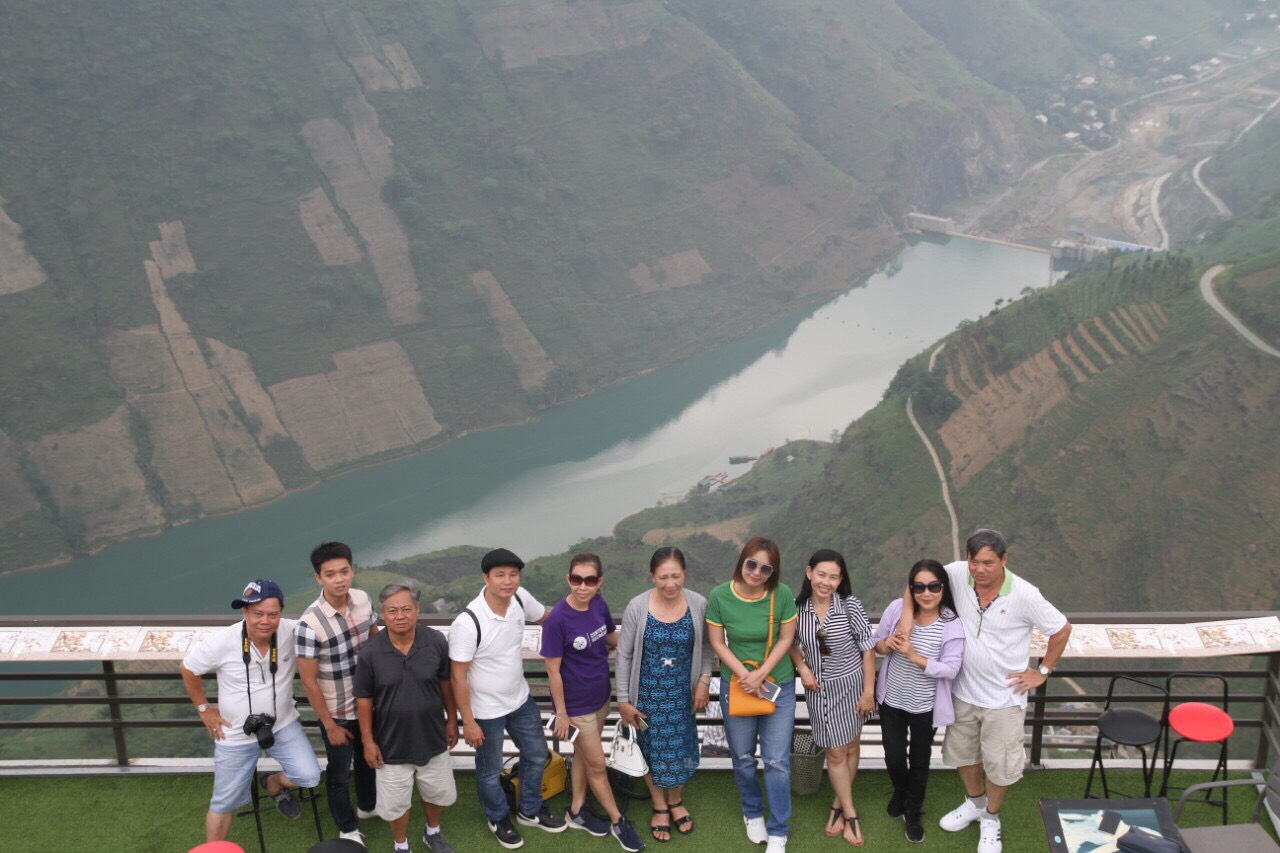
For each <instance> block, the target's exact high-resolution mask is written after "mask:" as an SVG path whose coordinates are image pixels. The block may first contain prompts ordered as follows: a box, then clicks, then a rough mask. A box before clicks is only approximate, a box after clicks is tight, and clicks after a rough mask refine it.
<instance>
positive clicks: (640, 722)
mask: <svg viewBox="0 0 1280 853" xmlns="http://www.w3.org/2000/svg"><path fill="white" fill-rule="evenodd" d="M648 730H649V721H648V720H646V719H645V718H644V717H636V731H638V732H645V731H648Z"/></svg>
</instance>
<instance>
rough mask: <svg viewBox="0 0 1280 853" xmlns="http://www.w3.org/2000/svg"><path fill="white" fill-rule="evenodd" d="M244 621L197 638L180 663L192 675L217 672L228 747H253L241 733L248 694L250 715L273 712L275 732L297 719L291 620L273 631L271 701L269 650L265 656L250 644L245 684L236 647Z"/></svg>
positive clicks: (252, 741) (250, 737) (293, 623)
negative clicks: (275, 657) (273, 695)
mask: <svg viewBox="0 0 1280 853" xmlns="http://www.w3.org/2000/svg"><path fill="white" fill-rule="evenodd" d="M243 625H244V621H243V620H242V621H240V622H237V623H235V624H234V625H228V626H227V627H225V628H223V629H221V630H219V631H217V632H215V633H213V634H210V635H209V636H207V637H205V638H204V639H203V640H201V641H200V642H199V643H198V644H197V645H196V647H195V648H194V649H192V650H191V651H189V652H187V656H186V657H185V658H183V659H182V665H183V666H185V667H186V668H187V669H189V670H191V671H192V672H194V673H195V674H196V675H207V674H209V673H211V672H216V673H217V674H218V701H217V707H218V713H219V714H221V715H222V718H223V719H224V720H226V721H227V722H228V723H230V724H231V728H230V729H223V730H222V731H223V734H224V735H225V736H226V739H225V740H223V741H221V743H225V744H226V745H227V746H245V745H249V744H255V743H257V738H256V737H254V736H253V735H247V734H245V733H244V730H243V728H242V727H243V726H244V721H245V719H246V718H247V717H248V716H249V691H250V690H252V691H253V713H255V714H274V715H275V718H276V724H275V730H276V731H277V732H278V731H280V729H281V728H283V727H284V726H286V725H288V724H289V723H292V722H293V721H295V720H297V719H298V708H297V706H296V705H294V703H293V677H294V676H295V675H296V674H297V672H298V660H297V655H296V654H295V652H294V647H293V635H294V632H295V631H296V630H297V627H298V623H297V620H295V619H281V620H280V627H279V628H277V629H276V651H277V653H278V660H277V662H276V678H275V683H276V698H275V703H274V710H273V703H272V701H271V651H270V649H268V650H267V653H266V654H265V655H264V654H262V653H261V652H259V651H258V647H257V646H256V645H254V644H253V643H250V644H249V668H248V680H247V681H246V680H245V663H244V653H243V650H242V646H241V643H240V640H241V636H242V635H241V628H242V626H243Z"/></svg>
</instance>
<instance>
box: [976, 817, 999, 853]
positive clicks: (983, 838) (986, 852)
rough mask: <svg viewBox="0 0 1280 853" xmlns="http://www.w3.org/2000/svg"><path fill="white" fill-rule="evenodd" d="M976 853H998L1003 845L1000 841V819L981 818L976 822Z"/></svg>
mask: <svg viewBox="0 0 1280 853" xmlns="http://www.w3.org/2000/svg"><path fill="white" fill-rule="evenodd" d="M978 827H979V829H978V832H979V833H980V835H979V836H978V853H1000V851H1001V850H1003V849H1004V844H1003V843H1002V842H1001V841H1000V818H999V817H998V816H992V817H985V816H984V817H982V818H980V819H979V820H978Z"/></svg>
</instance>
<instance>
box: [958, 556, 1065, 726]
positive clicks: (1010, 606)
mask: <svg viewBox="0 0 1280 853" xmlns="http://www.w3.org/2000/svg"><path fill="white" fill-rule="evenodd" d="M946 569H947V577H948V578H949V579H950V581H951V589H952V590H953V592H954V596H955V601H956V614H957V615H958V616H959V617H960V621H961V622H962V623H963V624H964V639H965V643H964V666H962V667H961V668H960V674H959V675H957V676H956V682H955V685H954V687H953V688H952V691H953V693H954V694H955V696H956V698H957V699H963V700H964V701H966V702H968V703H969V704H970V705H977V706H978V707H980V708H1011V707H1014V706H1018V707H1022V708H1025V707H1027V694H1025V693H1014V692H1013V690H1011V689H1010V688H1009V675H1010V674H1011V673H1017V672H1022V671H1023V670H1025V669H1026V668H1027V664H1028V663H1029V661H1030V657H1031V629H1032V628H1039V629H1040V630H1041V631H1042V632H1043V633H1044V635H1045V636H1050V635H1052V634H1056V633H1057V632H1058V631H1060V630H1062V628H1063V626H1065V625H1066V624H1067V617H1066V616H1063V615H1062V611H1060V610H1058V608H1056V607H1054V606H1053V605H1052V604H1050V603H1049V602H1048V601H1046V600H1045V597H1044V596H1043V595H1041V594H1040V590H1039V589H1037V588H1036V587H1035V586H1034V585H1033V584H1029V583H1027V582H1026V581H1024V580H1023V579H1022V578H1021V577H1019V576H1017V575H1015V574H1014V573H1013V572H1011V571H1009V569H1008V567H1006V568H1005V570H1004V583H1003V584H1002V585H1001V587H1000V593H999V595H997V596H996V597H995V599H994V600H993V601H992V602H991V603H990V604H989V605H988V606H987V608H986V609H985V610H983V609H980V608H979V607H978V591H977V590H976V589H974V586H973V579H972V578H971V577H970V575H969V563H968V561H966V560H960V561H958V562H955V563H951V564H949V565H948V566H947V567H946Z"/></svg>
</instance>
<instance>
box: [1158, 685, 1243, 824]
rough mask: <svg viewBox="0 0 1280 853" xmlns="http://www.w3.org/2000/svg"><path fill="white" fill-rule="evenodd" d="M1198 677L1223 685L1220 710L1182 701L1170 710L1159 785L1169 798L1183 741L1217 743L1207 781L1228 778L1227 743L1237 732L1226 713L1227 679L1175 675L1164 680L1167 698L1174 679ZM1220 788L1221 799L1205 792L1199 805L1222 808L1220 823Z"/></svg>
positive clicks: (1224, 808)
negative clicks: (1215, 759)
mask: <svg viewBox="0 0 1280 853" xmlns="http://www.w3.org/2000/svg"><path fill="white" fill-rule="evenodd" d="M1179 677H1181V678H1200V679H1213V680H1216V681H1220V682H1221V683H1222V707H1221V708H1220V707H1218V706H1217V705H1210V704H1209V703H1207V702H1184V703H1182V704H1181V705H1178V706H1176V707H1174V708H1172V709H1171V710H1170V711H1169V713H1168V715H1167V717H1166V719H1165V724H1166V729H1165V754H1164V778H1163V780H1162V781H1161V784H1160V796H1162V797H1164V796H1167V795H1168V792H1169V788H1170V787H1182V786H1170V785H1169V774H1170V773H1171V772H1172V770H1173V764H1174V760H1175V759H1176V758H1177V755H1178V746H1179V745H1180V744H1182V743H1184V742H1188V743H1217V744H1221V748H1220V749H1219V751H1218V763H1217V765H1216V766H1215V767H1214V768H1213V776H1212V777H1211V778H1210V780H1209V781H1211V782H1216V781H1218V777H1219V775H1221V777H1222V778H1223V779H1226V778H1227V740H1228V739H1229V738H1230V737H1231V735H1232V733H1233V732H1234V731H1235V730H1236V724H1235V721H1234V720H1232V719H1231V715H1230V714H1229V713H1227V703H1228V698H1229V697H1228V690H1227V680H1226V679H1225V678H1223V677H1222V676H1217V675H1205V674H1200V673H1174V674H1173V675H1170V676H1169V678H1168V679H1167V680H1166V681H1165V684H1166V686H1167V687H1168V689H1169V695H1170V696H1172V695H1173V687H1172V682H1173V679H1174V678H1179ZM1228 790H1229V789H1227V788H1223V789H1222V799H1221V800H1214V799H1211V798H1210V797H1209V793H1208V792H1207V791H1206V792H1205V798H1204V800H1203V801H1202V802H1204V803H1205V804H1207V805H1213V806H1218V807H1219V808H1221V809H1222V822H1223V824H1226V822H1227V791H1228Z"/></svg>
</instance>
